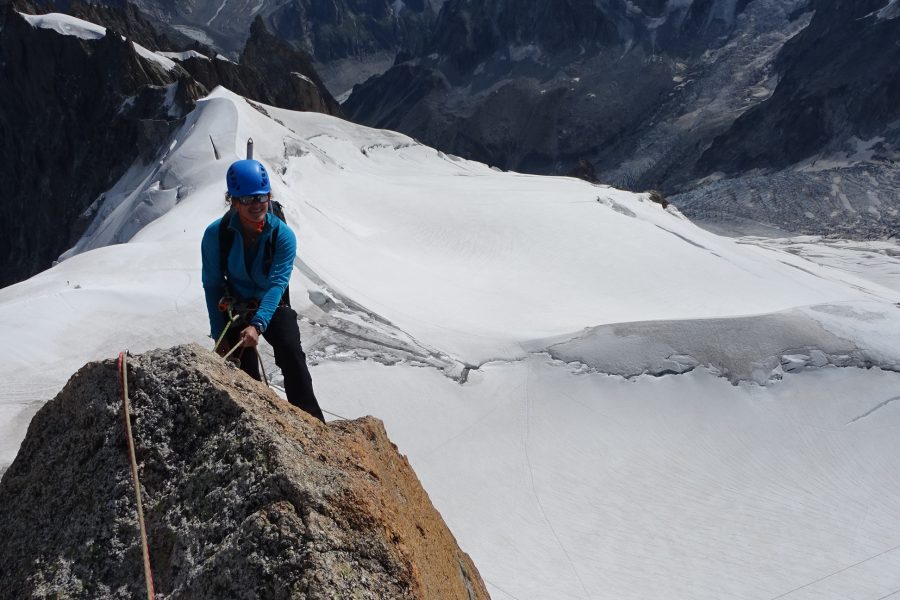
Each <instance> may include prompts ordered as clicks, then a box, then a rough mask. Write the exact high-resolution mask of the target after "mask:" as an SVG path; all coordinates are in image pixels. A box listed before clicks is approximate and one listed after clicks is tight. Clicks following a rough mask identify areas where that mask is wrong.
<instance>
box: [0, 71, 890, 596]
mask: <svg viewBox="0 0 900 600" xmlns="http://www.w3.org/2000/svg"><path fill="white" fill-rule="evenodd" d="M248 138H252V139H253V141H254V143H255V158H257V159H259V160H261V161H262V162H263V163H264V164H265V165H266V166H267V168H268V169H269V172H270V173H271V174H272V183H273V187H274V193H275V195H276V197H277V198H278V199H279V200H280V201H281V202H282V203H283V204H284V205H285V208H286V214H287V220H288V222H289V223H290V224H291V226H292V227H293V228H294V229H295V231H296V232H297V234H298V239H299V250H298V256H297V259H296V263H295V264H296V270H295V273H294V277H293V280H292V284H291V298H292V300H293V304H294V306H295V308H296V309H297V311H298V313H299V314H300V315H301V318H302V322H301V331H302V333H303V336H304V344H305V348H306V350H307V353H308V355H309V357H310V360H311V363H312V365H313V366H312V369H311V370H312V375H313V380H314V383H315V386H316V390H317V395H318V396H319V399H320V402H321V404H322V406H323V408H325V409H326V410H327V411H329V413H330V414H331V415H332V416H333V418H338V415H340V416H342V417H350V418H353V417H356V416H360V415H363V414H373V415H375V416H377V417H379V418H381V419H383V420H384V421H385V424H386V426H387V429H388V432H389V434H390V435H391V438H392V439H393V440H394V442H395V443H397V445H398V446H399V448H400V451H401V452H403V453H404V454H406V455H408V457H409V459H410V462H411V464H412V465H413V467H414V468H415V470H416V472H417V473H418V475H419V477H420V478H421V480H422V482H423V484H424V486H425V488H426V490H428V492H429V494H430V496H431V498H432V500H433V502H434V504H435V505H436V506H437V508H438V509H439V510H440V511H441V513H442V514H443V516H444V518H445V519H446V520H447V522H448V524H449V526H450V528H451V530H452V531H453V532H454V534H455V535H456V536H457V538H458V540H459V543H460V546H461V547H462V548H463V549H464V550H465V551H467V552H468V553H470V554H471V556H472V558H473V559H474V561H475V563H476V565H477V566H478V567H479V569H480V571H481V573H482V575H483V577H484V579H485V581H486V583H487V584H488V586H489V590H490V592H491V594H492V595H493V597H494V598H497V599H511V600H546V599H551V600H554V599H559V600H564V599H596V600H599V599H616V600H621V599H633V600H638V599H640V600H646V599H648V598H677V599H690V600H705V599H708V600H721V599H726V598H727V599H747V600H776V599H779V600H780V599H783V598H784V599H788V600H799V599H828V598H833V599H841V600H850V599H853V600H876V599H885V598H889V597H893V596H897V597H900V520H898V519H897V514H898V513H900V451H898V450H900V435H898V428H900V308H898V306H897V305H895V302H897V301H898V295H900V247H898V246H897V245H896V244H893V243H889V242H868V243H861V242H854V243H849V242H847V243H844V242H839V241H835V240H830V241H827V242H826V241H823V240H821V239H818V238H794V239H790V240H771V239H764V238H747V237H744V238H726V237H719V236H716V235H714V234H712V233H710V232H708V231H705V230H703V229H700V228H699V227H697V226H695V225H694V224H693V223H691V222H690V221H689V220H687V219H686V218H684V217H683V216H682V215H681V214H680V213H679V212H678V211H677V210H675V209H674V208H673V207H669V208H668V209H665V210H664V209H662V208H661V207H660V206H659V205H658V204H655V203H653V202H651V201H650V200H649V198H648V197H647V196H645V195H636V194H631V193H626V192H622V191H618V190H616V189H613V188H610V187H606V186H601V185H591V184H588V183H586V182H583V181H580V180H576V179H570V178H562V177H539V176H530V175H521V174H517V173H510V172H501V171H497V170H494V169H491V168H489V167H487V166H484V165H482V164H479V163H475V162H470V161H466V160H463V159H460V158H457V157H454V156H449V155H445V154H442V153H440V152H438V151H436V150H433V149H431V148H428V147H426V146H423V145H421V144H419V143H417V142H415V141H414V140H412V139H410V138H408V137H406V136H403V135H400V134H396V133H392V132H389V131H380V130H374V129H367V128H364V127H360V126H357V125H353V124H351V123H348V122H345V121H342V120H339V119H335V118H332V117H328V116H324V115H321V114H316V113H294V112H289V111H285V110H281V109H277V108H272V107H268V106H261V105H258V104H254V103H251V102H248V101H246V100H244V99H243V98H241V97H238V96H236V95H234V94H232V93H230V92H228V91H227V90H224V89H221V88H219V89H217V90H216V91H215V92H213V94H211V95H210V96H209V97H208V98H207V99H205V100H203V101H201V102H200V103H199V105H198V107H197V109H196V110H195V111H194V112H193V113H191V114H190V115H188V116H187V118H186V120H185V124H184V126H183V127H182V129H181V130H180V131H179V132H178V133H177V134H176V136H175V137H174V138H173V139H172V140H170V141H169V142H168V143H167V144H166V146H165V147H164V148H161V150H160V154H159V156H158V158H157V160H156V161H155V162H153V163H152V164H149V165H147V164H135V165H133V167H132V168H131V169H130V170H129V172H128V173H127V174H126V175H125V176H124V177H123V178H122V180H120V181H119V182H118V183H117V184H116V185H115V186H114V187H113V188H112V189H110V190H109V191H108V192H107V193H106V194H104V195H103V196H102V197H101V198H100V199H98V201H97V203H95V205H94V206H93V207H92V208H91V211H93V214H94V215H95V216H94V222H93V224H92V225H91V227H90V228H89V230H88V231H87V233H86V235H85V237H84V238H83V239H82V240H80V241H79V242H78V244H77V245H76V246H75V247H74V248H73V249H72V250H71V251H70V252H68V253H67V254H66V256H65V257H64V258H65V259H64V260H62V261H61V262H60V263H59V264H58V265H56V266H55V267H53V268H52V269H50V270H48V271H45V272H43V273H41V274H39V275H37V276H35V277H33V278H31V279H29V280H27V281H24V282H22V283H19V284H16V285H13V286H10V287H7V288H5V289H2V290H0V328H2V330H3V331H4V339H5V340H6V343H5V344H3V345H2V347H0V469H5V467H6V465H8V464H9V463H10V462H11V461H12V459H13V457H14V455H15V452H16V450H17V448H18V445H19V443H20V441H21V440H22V438H23V437H24V435H25V431H26V428H27V425H28V422H29V420H30V418H31V416H32V415H33V414H34V412H35V411H36V410H37V408H38V407H39V406H40V405H41V404H42V403H43V402H45V401H47V400H48V399H50V398H52V397H53V396H54V395H55V394H56V393H57V392H58V391H59V389H60V388H61V387H62V386H63V385H64V384H65V382H66V380H67V378H68V377H69V376H71V375H72V373H73V372H74V371H75V370H77V369H78V368H79V367H81V366H82V365H83V364H84V363H85V362H87V361H90V360H95V359H102V358H110V357H113V356H115V354H116V353H118V352H119V351H121V350H123V349H126V348H127V349H130V350H131V351H132V352H141V351H144V350H147V349H150V348H154V347H160V346H164V347H168V346H171V345H175V344H179V343H185V342H197V343H200V344H202V345H205V346H206V347H211V345H212V343H211V341H210V340H209V339H208V337H207V334H208V321H207V316H206V314H205V304H204V301H203V291H202V289H201V285H200V251H199V244H200V237H201V235H202V233H203V231H204V229H205V227H206V225H207V224H208V223H210V222H211V221H213V220H214V219H216V218H217V217H219V216H221V214H223V213H224V211H225V209H226V204H225V202H224V198H223V193H224V185H223V183H224V174H225V170H226V169H227V167H228V165H229V164H230V163H231V162H232V161H233V160H236V159H238V158H243V157H244V148H245V143H246V141H247V139H248ZM264 352H265V348H264ZM266 360H267V362H268V363H269V364H268V367H267V371H269V372H270V373H272V372H275V367H274V364H272V363H273V361H272V358H271V354H269V355H268V356H267V357H266ZM273 381H274V383H275V384H276V385H277V383H278V382H279V377H278V375H277V373H276V375H275V376H274V377H273ZM35 468H40V465H35Z"/></svg>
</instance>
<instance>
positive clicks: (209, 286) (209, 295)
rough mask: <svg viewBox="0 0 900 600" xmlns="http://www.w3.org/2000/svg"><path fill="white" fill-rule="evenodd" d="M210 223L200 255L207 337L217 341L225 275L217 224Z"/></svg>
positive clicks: (221, 315) (219, 330)
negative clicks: (207, 325)
mask: <svg viewBox="0 0 900 600" xmlns="http://www.w3.org/2000/svg"><path fill="white" fill-rule="evenodd" d="M220 221H221V219H219V220H217V221H215V222H214V223H212V224H211V225H210V226H209V227H207V228H206V231H205V232H204V233H203V241H202V242H201V243H200V253H201V255H202V258H203V271H202V281H203V292H204V293H205V294H206V311H207V312H208V313H209V335H210V337H212V339H214V340H216V339H219V336H220V335H221V334H222V330H223V329H225V315H223V314H222V313H221V312H219V299H220V298H221V297H222V296H223V295H224V294H225V275H224V272H223V271H222V265H220V264H219V263H220V262H221V258H220V257H219V222H220Z"/></svg>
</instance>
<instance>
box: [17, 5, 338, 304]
mask: <svg viewBox="0 0 900 600" xmlns="http://www.w3.org/2000/svg"><path fill="white" fill-rule="evenodd" d="M36 8H41V9H42V10H49V9H52V8H54V6H49V5H40V6H39V7H36ZM68 8H69V9H70V10H71V11H72V12H74V13H78V14H85V15H92V14H93V15H97V16H98V17H104V18H109V19H110V20H111V21H112V22H113V23H114V24H115V25H116V26H117V27H122V30H127V31H130V32H133V33H134V34H135V35H136V36H137V37H138V38H139V39H141V40H142V41H144V42H145V43H147V44H149V45H150V46H151V47H155V46H157V45H158V44H162V43H165V42H166V40H168V39H169V38H167V37H166V36H164V35H161V34H159V33H158V32H156V30H155V29H153V28H152V27H150V26H149V24H148V23H147V22H146V21H145V20H143V17H141V16H140V15H139V14H138V13H137V12H136V11H134V9H133V8H132V7H131V6H130V5H129V4H127V3H123V4H122V6H118V7H116V6H110V5H96V6H95V5H84V4H77V3H76V4H72V5H70V6H68ZM104 24H105V23H104ZM132 42H133V40H132V39H131V38H125V39H123V35H122V31H120V30H117V29H114V28H113V27H108V28H107V35H105V36H103V37H102V38H99V39H82V38H80V37H78V36H75V35H61V34H59V33H57V32H56V31H54V30H51V29H43V28H39V27H33V26H32V25H31V24H30V23H29V22H28V21H27V20H26V18H25V17H23V16H22V14H20V13H19V12H17V11H16V10H15V9H14V8H13V5H12V4H8V5H7V6H6V7H5V9H4V11H3V13H2V18H0V56H2V57H3V60H2V62H0V181H4V182H6V183H5V188H4V194H3V196H2V199H0V207H2V208H3V209H4V210H5V211H8V212H7V214H10V215H15V218H7V219H4V220H3V223H2V224H0V252H2V253H3V256H4V257H5V260H4V262H3V264H2V266H0V287H2V286H6V285H9V284H12V283H15V282H17V281H21V280H23V279H26V278H27V277H29V276H31V275H33V274H35V273H37V272H39V271H42V270H44V269H46V268H48V267H50V266H51V264H52V261H53V260H55V259H56V258H57V257H58V256H59V255H60V254H61V253H63V252H64V251H65V250H67V249H68V248H69V247H71V246H72V245H73V244H74V243H75V242H76V241H77V239H78V238H79V236H80V235H81V234H82V233H83V231H84V230H85V228H86V227H87V225H88V224H89V222H88V220H87V218H86V217H85V216H83V213H84V212H85V210H86V209H87V208H88V207H89V206H90V205H91V204H92V203H93V202H94V200H95V199H96V198H97V197H98V196H99V194H101V193H102V192H104V191H106V190H107V189H109V187H110V186H111V185H112V184H113V183H114V182H115V181H116V180H118V179H119V177H121V175H122V174H123V173H124V172H125V171H126V170H127V169H128V167H129V166H130V165H131V164H132V163H134V162H135V161H137V160H141V161H143V162H145V163H146V162H149V161H151V160H153V158H154V156H155V153H156V152H157V150H158V149H159V148H160V147H161V145H162V144H163V142H164V141H165V140H166V139H167V137H168V136H169V135H170V134H171V133H172V132H173V131H174V130H175V129H176V128H177V127H178V125H179V124H180V122H181V119H182V118H183V117H184V115H186V114H187V113H188V112H190V110H191V109H192V108H193V107H194V104H195V102H196V100H197V99H198V98H201V97H203V96H205V95H206V94H207V93H208V92H209V91H210V90H211V89H213V88H214V87H215V86H217V85H224V86H225V87H228V88H229V89H232V90H233V91H235V92H237V93H238V94H241V95H244V96H247V97H248V98H250V99H252V100H256V101H258V102H263V103H265V104H270V105H274V106H279V107H282V108H289V109H293V110H312V111H318V112H323V113H326V114H332V115H339V114H340V107H339V106H338V104H337V102H335V100H334V98H332V96H331V95H330V94H329V93H328V91H327V90H326V89H325V87H324V85H323V84H322V82H321V80H320V79H319V76H318V75H317V74H316V72H315V69H314V68H313V66H312V64H311V62H310V60H309V58H308V56H306V55H304V54H303V53H301V52H298V51H295V50H293V49H292V48H290V47H289V46H287V45H286V44H285V43H283V42H279V41H278V40H276V39H274V38H273V36H272V35H271V34H270V33H268V32H267V31H266V29H265V27H264V26H263V25H262V22H261V21H259V20H257V22H256V23H254V25H253V27H252V35H251V37H250V39H249V40H248V42H247V47H246V49H245V52H244V55H243V57H242V60H241V62H240V64H235V63H231V62H229V61H226V60H220V59H216V58H209V57H207V58H205V59H204V58H189V59H187V60H182V61H176V64H175V65H174V66H171V67H165V66H161V65H160V63H159V61H156V60H153V59H152V58H151V59H148V58H147V57H145V56H143V55H141V54H140V53H139V52H137V50H136V49H135V47H134V45H133V43H132ZM195 47H197V48H200V50H202V51H206V52H207V53H209V54H212V52H211V51H209V50H208V49H204V48H202V47H200V46H195Z"/></svg>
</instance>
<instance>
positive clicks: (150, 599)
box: [119, 350, 155, 600]
mask: <svg viewBox="0 0 900 600" xmlns="http://www.w3.org/2000/svg"><path fill="white" fill-rule="evenodd" d="M127 355H128V351H127V350H126V351H125V352H120V353H119V377H120V379H119V384H120V387H119V389H120V391H121V392H122V414H123V415H124V417H125V434H126V437H127V438H128V458H129V460H130V462H131V478H132V479H133V480H134V497H135V500H136V501H137V517H138V526H139V527H140V530H141V549H142V551H143V555H144V582H145V583H146V585H147V600H154V599H155V594H154V591H153V573H152V572H151V570H150V546H149V545H148V544H147V528H146V526H145V525H144V506H143V504H142V503H141V482H140V479H138V467H137V456H136V455H135V453H134V436H133V435H132V433H131V413H130V411H129V408H128V365H127V362H126V356H127Z"/></svg>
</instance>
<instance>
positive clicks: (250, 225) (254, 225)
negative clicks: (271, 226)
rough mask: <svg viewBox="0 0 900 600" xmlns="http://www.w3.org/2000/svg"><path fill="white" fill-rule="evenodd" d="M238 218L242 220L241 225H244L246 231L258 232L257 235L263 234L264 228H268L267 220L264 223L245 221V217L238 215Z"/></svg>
mask: <svg viewBox="0 0 900 600" xmlns="http://www.w3.org/2000/svg"><path fill="white" fill-rule="evenodd" d="M238 218H239V219H240V220H241V225H243V226H244V227H245V228H246V229H250V230H253V231H256V233H262V230H263V227H265V226H266V220H265V219H263V220H262V221H250V220H249V219H245V218H244V216H243V215H242V214H240V213H238Z"/></svg>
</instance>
